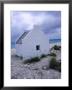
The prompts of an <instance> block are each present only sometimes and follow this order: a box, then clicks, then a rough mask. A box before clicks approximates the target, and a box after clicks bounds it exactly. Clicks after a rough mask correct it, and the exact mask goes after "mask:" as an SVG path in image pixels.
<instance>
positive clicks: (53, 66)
mask: <svg viewBox="0 0 72 90" xmlns="http://www.w3.org/2000/svg"><path fill="white" fill-rule="evenodd" d="M50 68H51V69H55V70H58V71H59V72H61V62H57V61H56V59H55V58H52V59H51V61H50Z"/></svg>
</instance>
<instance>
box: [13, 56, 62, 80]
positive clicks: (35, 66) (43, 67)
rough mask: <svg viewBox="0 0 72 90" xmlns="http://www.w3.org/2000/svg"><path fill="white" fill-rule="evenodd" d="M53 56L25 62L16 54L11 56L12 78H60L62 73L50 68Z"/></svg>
mask: <svg viewBox="0 0 72 90" xmlns="http://www.w3.org/2000/svg"><path fill="white" fill-rule="evenodd" d="M50 59H51V56H47V57H45V58H42V59H41V60H40V61H39V62H36V63H32V64H24V61H23V60H21V59H20V58H19V57H16V56H15V55H12V56H11V79H60V78H61V73H60V72H58V71H56V70H53V69H50V68H49V63H50Z"/></svg>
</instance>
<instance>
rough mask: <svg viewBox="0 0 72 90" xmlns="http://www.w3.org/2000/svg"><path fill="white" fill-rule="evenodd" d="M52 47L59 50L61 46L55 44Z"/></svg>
mask: <svg viewBox="0 0 72 90" xmlns="http://www.w3.org/2000/svg"><path fill="white" fill-rule="evenodd" d="M53 48H54V50H61V46H57V45H55V46H54V47H53Z"/></svg>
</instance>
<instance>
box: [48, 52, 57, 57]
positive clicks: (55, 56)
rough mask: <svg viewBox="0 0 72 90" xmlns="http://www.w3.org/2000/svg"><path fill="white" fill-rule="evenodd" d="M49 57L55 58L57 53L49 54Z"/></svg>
mask: <svg viewBox="0 0 72 90" xmlns="http://www.w3.org/2000/svg"><path fill="white" fill-rule="evenodd" d="M48 55H49V56H55V57H56V54H55V53H50V54H48Z"/></svg>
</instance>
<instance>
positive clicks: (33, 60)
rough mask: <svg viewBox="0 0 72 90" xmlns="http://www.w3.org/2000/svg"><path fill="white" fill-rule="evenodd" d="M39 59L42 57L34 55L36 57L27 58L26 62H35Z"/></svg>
mask: <svg viewBox="0 0 72 90" xmlns="http://www.w3.org/2000/svg"><path fill="white" fill-rule="evenodd" d="M38 61H40V58H38V57H34V58H31V59H27V60H26V61H24V64H27V63H35V62H38Z"/></svg>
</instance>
